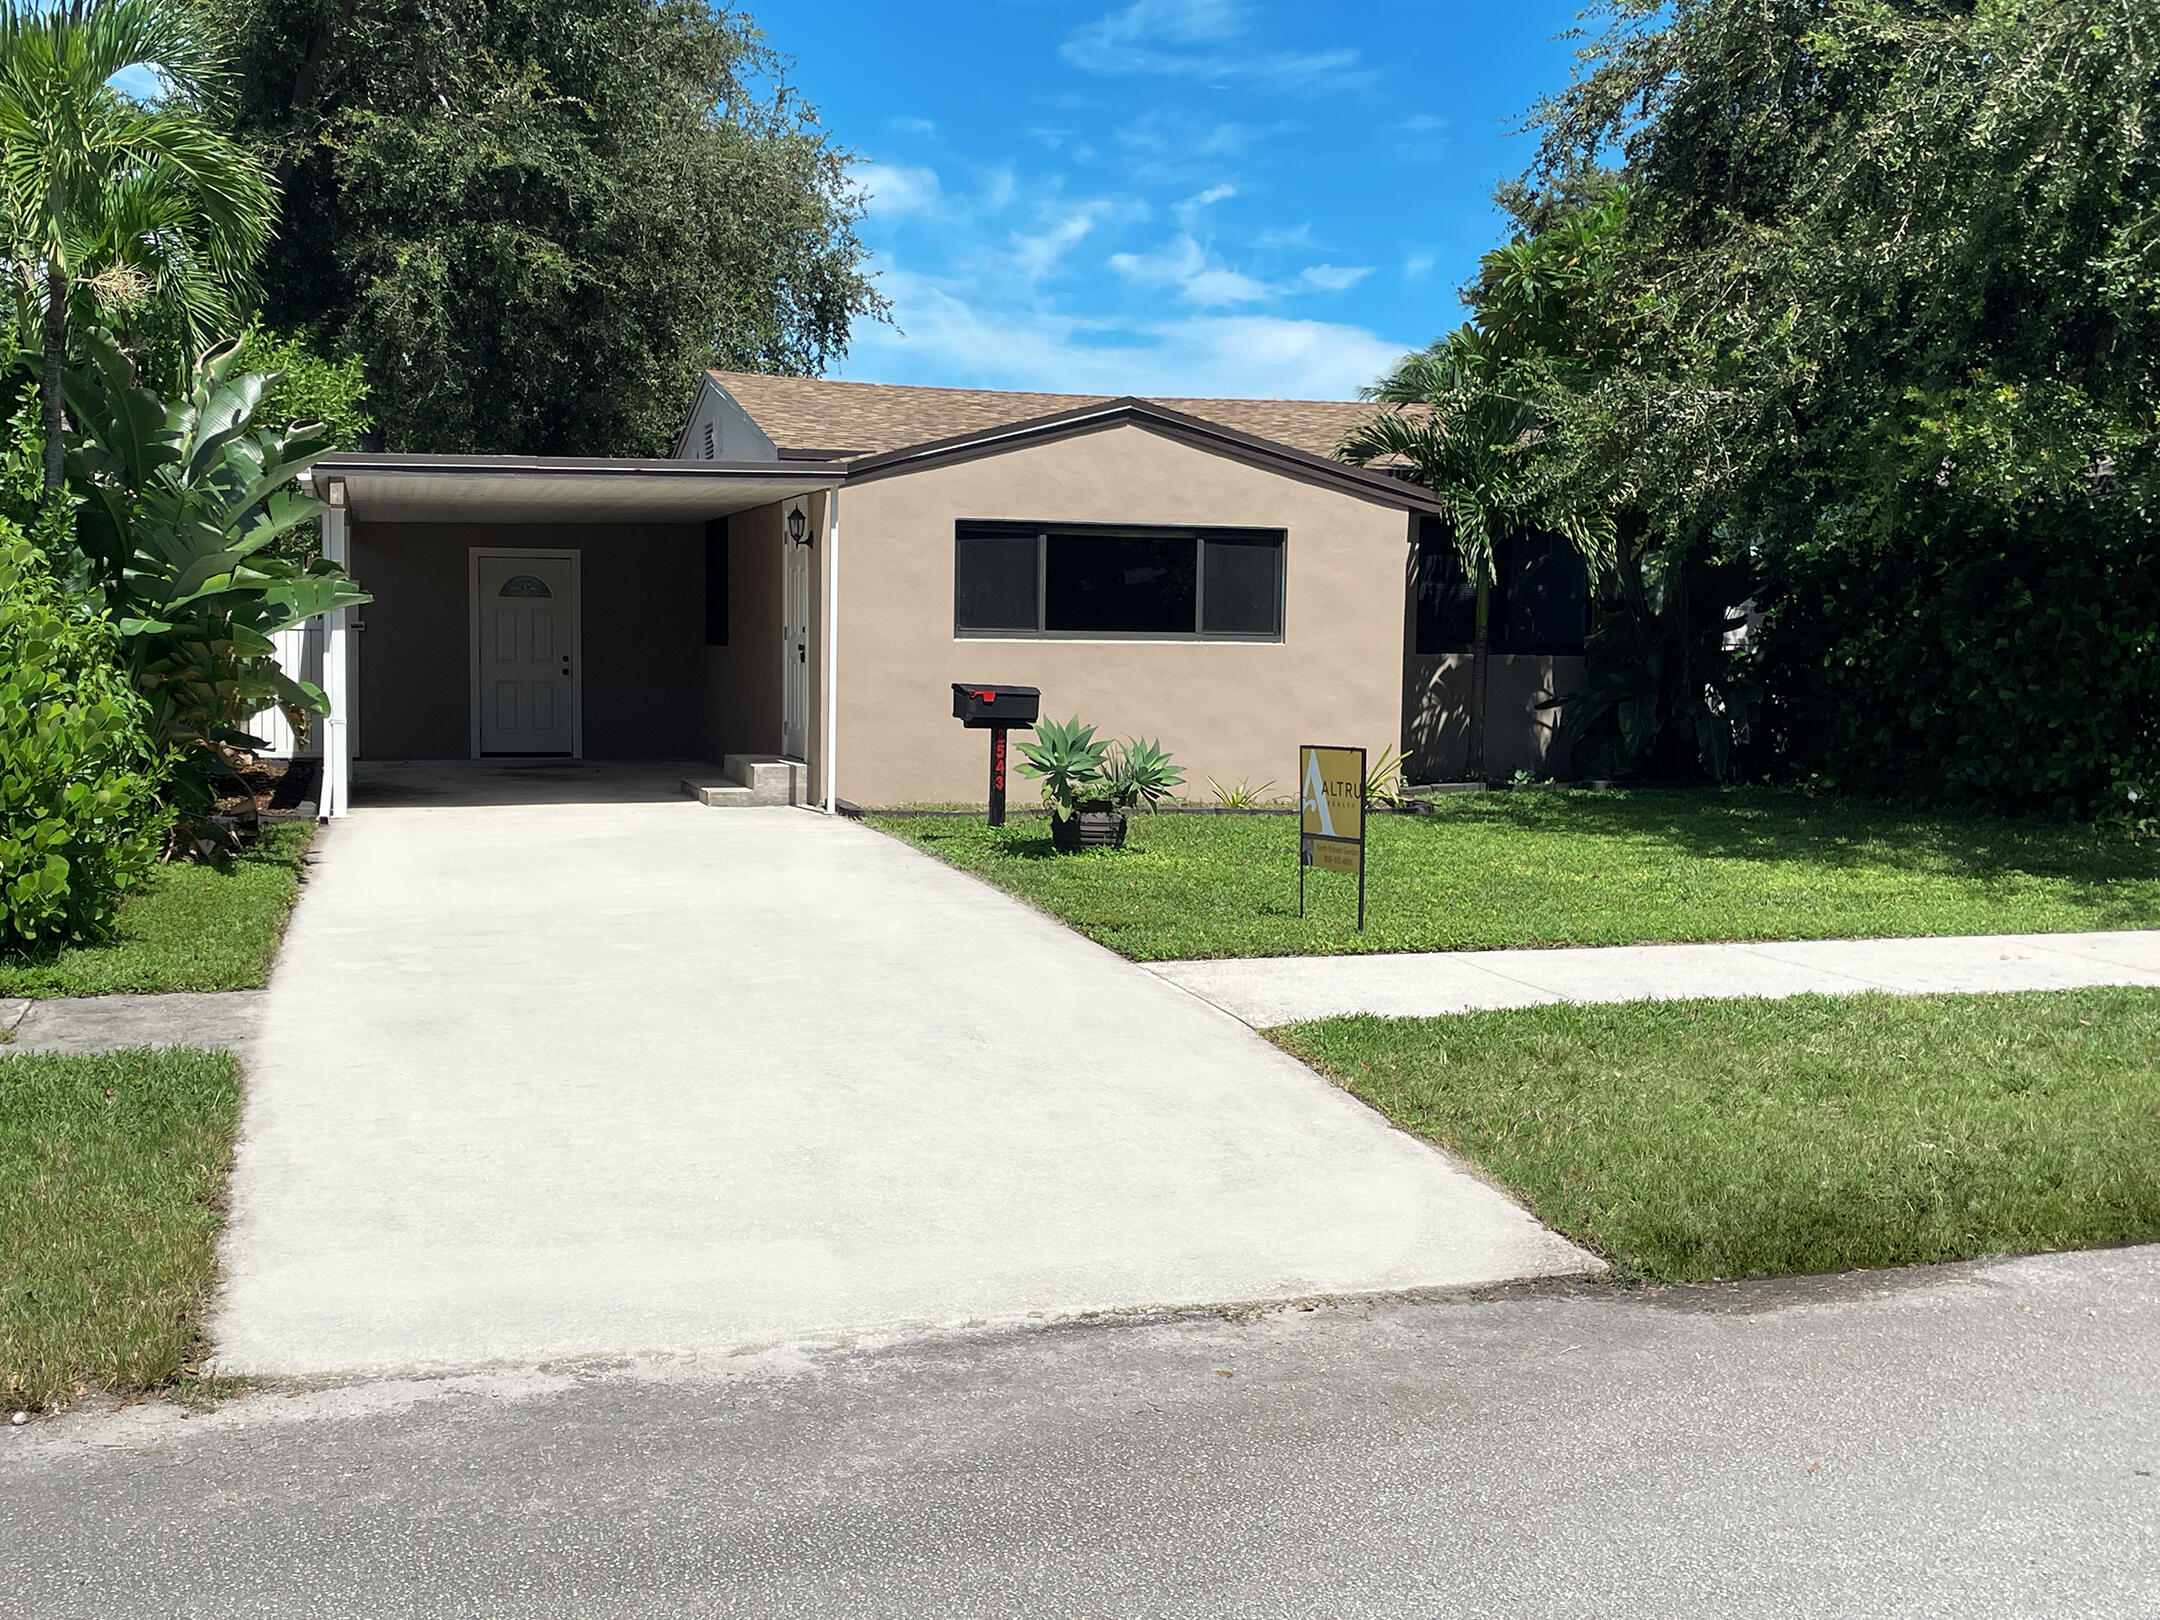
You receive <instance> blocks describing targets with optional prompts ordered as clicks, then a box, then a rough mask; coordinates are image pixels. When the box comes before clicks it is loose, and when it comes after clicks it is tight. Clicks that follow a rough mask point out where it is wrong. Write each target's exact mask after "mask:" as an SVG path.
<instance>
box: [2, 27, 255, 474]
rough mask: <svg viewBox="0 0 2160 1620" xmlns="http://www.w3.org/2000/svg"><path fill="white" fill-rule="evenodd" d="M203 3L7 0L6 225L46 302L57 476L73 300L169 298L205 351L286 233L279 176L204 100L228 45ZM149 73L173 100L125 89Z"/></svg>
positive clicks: (30, 289)
mask: <svg viewBox="0 0 2160 1620" xmlns="http://www.w3.org/2000/svg"><path fill="white" fill-rule="evenodd" d="M197 16H198V13H197V11H196V9H195V8H194V7H192V6H191V5H189V4H187V0H60V3H58V4H54V5H38V4H30V3H26V0H0V230H4V231H5V252H6V255H7V259H8V264H9V268H10V269H12V270H13V271H14V273H15V275H16V277H17V278H18V282H19V285H20V287H21V289H22V292H23V294H24V296H25V297H26V299H28V300H31V301H34V302H42V306H43V310H42V313H43V317H44V322H43V324H44V348H45V353H44V369H43V372H42V376H41V384H42V391H43V398H42V405H43V409H44V430H45V468H44V471H45V488H46V490H47V491H48V493H49V492H50V491H52V490H55V489H57V488H59V486H60V483H61V479H62V477H63V474H64V471H65V467H66V448H65V445H64V444H63V442H62V438H61V434H62V430H63V428H64V426H65V418H64V417H63V415H62V400H61V388H60V374H61V367H62V364H63V362H64V361H65V359H66V354H67V336H68V299H69V296H70V294H71V293H72V292H73V291H75V290H76V289H78V288H87V289H88V290H89V291H90V293H91V294H92V296H94V297H99V298H101V299H103V300H104V301H105V302H108V303H128V302H133V301H137V300H140V299H142V298H146V297H149V298H161V299H164V300H166V301H167V302H168V303H169V305H170V307H172V309H173V310H174V311H175V313H176V314H177V315H178V317H179V319H180V323H181V326H182V330H183V333H184V335H185V337H186V338H187V340H188V342H189V344H190V346H191V347H200V346H201V344H202V342H203V340H204V339H205V338H206V337H207V336H208V335H209V332H210V329H211V328H212V327H213V326H214V325H215V324H216V323H218V322H220V321H223V320H225V319H226V318H227V317H229V315H230V314H231V312H232V305H233V301H234V300H235V298H236V297H237V296H238V295H239V294H240V293H241V292H242V291H243V290H244V289H245V287H246V284H247V279H248V276H249V272H250V268H251V266H252V265H253V263H254V261H255V258H256V255H257V254H258V253H260V252H261V250H262V247H263V244H264V243H265V242H266V241H267V240H268V238H269V234H270V222H271V219H272V217H273V208H274V199H273V196H272V193H271V188H270V180H269V176H268V175H267V174H265V173H264V171H263V169H262V166H261V165H260V164H259V163H258V162H256V160H255V159H254V158H253V157H252V156H250V155H249V154H248V153H247V152H246V151H245V150H243V149H242V148H241V147H239V146H238V145H236V144H235V143H234V142H233V141H231V140H230V139H228V138H227V137H226V136H224V135H223V134H221V133H219V131H218V130H217V129H216V128H215V127H213V126H212V125H211V124H210V122H209V121H208V120H207V119H206V118H204V117H203V115H202V114H201V112H200V111H198V110H197V109H198V107H199V106H200V100H201V97H202V94H203V92H204V91H205V90H206V89H207V88H208V87H209V86H210V85H211V84H212V83H213V82H214V81H215V80H216V78H217V77H218V75H219V72H220V64H219V60H218V57H217V54H216V52H215V51H214V50H213V49H212V47H211V46H210V44H209V43H208V42H207V40H206V39H205V38H204V36H203V35H202V33H201V32H200V29H199V25H198V21H197ZM130 71H136V72H147V73H150V74H153V75H155V76H156V77H158V78H159V79H161V80H162V81H163V83H164V85H165V87H166V92H167V97H166V99H165V100H164V101H163V102H162V103H161V104H158V105H146V104H144V103H143V102H140V101H137V100H136V99H135V98H134V97H132V96H130V95H128V94H126V93H125V92H123V91H121V90H118V89H116V88H115V87H114V85H113V82H112V81H113V79H114V77H115V76H116V75H118V74H122V73H127V72H130Z"/></svg>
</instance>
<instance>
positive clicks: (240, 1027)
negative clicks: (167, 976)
mask: <svg viewBox="0 0 2160 1620" xmlns="http://www.w3.org/2000/svg"><path fill="white" fill-rule="evenodd" d="M262 1005H263V992H262V991H260V990H221V991H215V992H189V991H181V992H177V993H175V994H171V995H161V996H65V997H61V998H58V999H55V1000H50V1001H22V1000H4V1001H0V1053H8V1052H67V1053H88V1052H116V1051H119V1050H120V1049H122V1048H123V1047H130V1046H197V1047H201V1048H203V1049H204V1050H206V1051H213V1052H219V1051H222V1052H233V1053H237V1054H238V1055H239V1056H240V1057H242V1058H245V1057H246V1056H247V1055H248V1052H249V1049H250V1047H251V1046H252V1045H253V1043H254V1040H255V1032H256V1031H257V1029H259V1028H260V1027H261V1024H262ZM10 1037H12V1038H10Z"/></svg>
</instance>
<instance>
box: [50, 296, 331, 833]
mask: <svg viewBox="0 0 2160 1620" xmlns="http://www.w3.org/2000/svg"><path fill="white" fill-rule="evenodd" d="M83 349H84V351H85V354H86V358H87V364H86V365H85V366H84V367H82V368H81V369H80V370H76V371H72V372H70V374H69V376H68V379H67V380H68V395H67V402H68V410H69V413H70V414H71V416H72V417H73V418H74V420H75V422H76V424H77V425H78V427H79V429H80V432H79V435H78V438H77V441H76V443H75V444H74V446H73V447H72V449H71V450H70V452H69V457H68V466H69V475H70V482H71V484H72V485H73V486H74V488H75V490H76V491H77V493H78V494H79V495H80V496H81V497H82V502H83V504H82V508H81V511H80V514H79V517H78V521H77V536H78V543H79V544H80V545H81V547H82V549H83V552H84V557H83V562H84V564H85V569H86V572H87V573H88V574H89V575H90V577H91V580H92V581H93V582H94V583H95V584H96V585H98V586H100V587H102V589H103V592H104V595H105V599H106V604H107V606H108V607H110V608H111V610H112V611H113V614H114V617H115V618H116V619H117V620H118V622H119V626H120V633H121V636H122V638H123V640H124V641H125V643H126V646H127V650H128V655H129V665H130V668H131V670H132V672H133V674H134V677H135V682H136V685H137V686H138V687H139V688H140V689H141V691H142V693H143V695H144V696H145V697H146V698H148V699H149V702H150V708H151V717H152V718H151V724H152V736H153V739H154V740H155V741H156V742H157V743H158V744H159V745H160V746H161V747H165V748H168V749H170V750H172V751H173V753H174V754H175V755H176V759H177V763H176V764H175V766H174V771H173V780H172V795H173V799H174V802H175V805H176V807H177V808H178V809H179V810H180V811H181V812H182V813H183V815H184V816H191V817H195V818H200V817H201V816H202V815H204V814H205V813H207V812H208V810H209V809H210V808H211V806H212V805H213V804H214V803H215V801H216V797H217V782H218V778H219V777H221V776H225V775H228V774H230V772H231V771H232V768H233V765H234V763H235V755H236V753H237V752H238V751H239V750H242V749H249V748H260V747H262V746H263V743H262V740H261V739H260V738H257V737H253V736H250V735H249V734H248V733H247V732H246V731H245V730H244V729H242V728H243V726H244V724H245V722H246V721H247V719H248V717H249V716H250V715H253V714H256V713H259V712H260V711H261V710H263V709H266V708H269V707H271V706H273V705H275V706H276V707H278V708H281V709H283V710H285V712H286V714H287V715H288V716H289V717H290V718H291V719H292V721H293V723H294V724H295V726H296V727H297V726H301V725H304V724H305V716H307V715H309V714H324V713H327V712H328V708H329V705H328V703H327V702H326V701H325V699H324V697H323V693H322V690H321V689H320V688H319V687H316V686H314V685H312V684H310V683H307V682H304V681H296V680H293V679H292V678H291V677H289V676H287V675H286V674H285V673H284V672H283V671H282V670H281V669H279V668H278V664H277V659H276V649H275V646H274V644H273V642H272V640H271V637H273V636H274V635H276V634H277V632H278V631H280V630H284V629H287V628H289V627H291V626H293V625H296V624H299V623H301V622H303V621H304V620H307V619H310V618H312V617H314V616H315V615H316V614H319V613H325V612H328V611H330V610H332V609H334V608H341V607H353V606H356V605H358V604H359V603H362V602H366V601H368V600H370V598H369V597H368V596H367V594H366V593H365V592H363V591H361V590H360V589H358V587H356V586H355V585H354V584H353V582H352V580H351V579H349V578H348V577H347V576H346V574H345V572H344V570H343V569H341V568H339V567H338V566H337V565H336V564H334V563H331V562H328V561H325V560H323V559H321V558H315V559H304V558H303V557H302V556H301V555H298V554H297V553H298V551H299V548H298V547H294V546H286V547H281V548H277V549H275V550H273V549H272V548H273V545H274V543H275V542H277V541H278V540H280V539H281V538H283V537H284V536H286V535H288V534H291V533H292V532H293V531H294V530H296V529H298V528H299V527H300V526H301V525H302V524H304V523H306V522H307V521H308V520H309V519H310V518H312V517H314V516H315V514H316V513H317V512H319V511H321V510H322V507H321V503H320V502H318V501H314V500H311V499H309V498H308V497H306V496H303V495H302V494H300V492H299V490H298V488H297V487H296V485H295V483H294V480H295V478H296V477H297V476H298V475H299V474H300V473H301V472H302V471H304V470H305V469H306V468H307V467H308V466H309V465H310V464H312V463H313V462H314V460H315V459H316V458H317V457H318V456H320V455H322V454H323V453H324V452H325V451H326V450H328V449H329V448H330V444H331V439H330V435H329V433H328V431H327V430H326V429H324V428H323V427H322V426H321V425H320V424H304V425H301V426H297V427H295V428H293V429H292V430H291V431H289V432H285V433H277V432H272V431H267V430H264V431H256V430H255V413H256V411H257V409H258V408H259V407H260V405H261V403H262V398H263V394H264V391H265V390H266V389H268V388H269V387H270V386H271V385H272V384H273V383H274V382H275V381H276V380H277V379H276V376H275V374H274V373H264V372H247V373H242V374H239V375H235V372H236V371H237V365H236V362H235V355H236V349H237V345H234V344H227V345H225V346H223V347H222V348H218V349H214V350H212V351H211V352H210V353H209V354H207V355H205V356H204V357H203V359H202V360H201V361H200V362H199V363H198V364H197V366H196V368H195V374H194V378H193V383H192V386H191V387H190V389H189V392H188V397H187V398H186V399H185V400H184V401H182V402H180V403H179V404H177V405H173V406H167V405H166V404H165V403H164V402H163V401H161V400H160V399H159V398H158V397H157V395H156V394H154V393H153V392H151V391H150V390H149V389H147V388H144V387H142V386H140V384H139V381H138V379H137V377H136V373H135V367H134V364H133V363H132V362H131V361H130V360H129V359H128V357H127V356H126V355H125V354H123V353H122V352H121V351H120V349H119V348H118V347H117V346H115V345H114V344H113V343H112V342H111V341H110V340H109V339H107V338H106V337H105V336H104V335H103V334H102V333H98V332H89V333H85V334H84V338H83Z"/></svg>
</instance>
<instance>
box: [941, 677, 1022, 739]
mask: <svg viewBox="0 0 2160 1620" xmlns="http://www.w3.org/2000/svg"><path fill="white" fill-rule="evenodd" d="M1041 711H1042V693H1041V692H1040V691H1038V690H1037V689H1036V688H1034V687H1032V686H963V685H962V684H961V683H960V682H958V681H955V682H953V689H952V712H953V718H954V719H955V720H958V721H960V722H961V723H962V724H963V725H965V726H967V727H968V728H969V729H971V730H974V731H1003V730H1005V729H1006V728H1007V727H1009V726H1010V727H1017V728H1023V729H1032V728H1033V727H1034V724H1035V718H1036V716H1037V715H1038V714H1039V713H1040V712H1041Z"/></svg>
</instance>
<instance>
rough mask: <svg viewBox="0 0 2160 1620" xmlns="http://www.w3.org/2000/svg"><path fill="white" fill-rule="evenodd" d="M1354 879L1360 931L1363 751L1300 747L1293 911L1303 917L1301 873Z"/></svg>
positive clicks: (1362, 918) (1362, 909)
mask: <svg viewBox="0 0 2160 1620" xmlns="http://www.w3.org/2000/svg"><path fill="white" fill-rule="evenodd" d="M1308 866H1316V867H1318V868H1319V869H1320V870H1321V871H1323V872H1340V873H1341V874H1342V875H1343V876H1345V877H1349V876H1352V875H1355V876H1356V878H1357V925H1358V930H1359V932H1361V933H1362V932H1363V931H1364V928H1365V750H1364V749H1362V748H1330V747H1326V746H1324V745H1322V744H1317V743H1305V744H1303V745H1302V746H1300V747H1299V749H1298V884H1297V908H1298V915H1299V916H1300V917H1302V916H1304V915H1305V869H1306V868H1307V867H1308Z"/></svg>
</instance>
